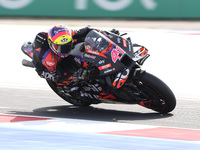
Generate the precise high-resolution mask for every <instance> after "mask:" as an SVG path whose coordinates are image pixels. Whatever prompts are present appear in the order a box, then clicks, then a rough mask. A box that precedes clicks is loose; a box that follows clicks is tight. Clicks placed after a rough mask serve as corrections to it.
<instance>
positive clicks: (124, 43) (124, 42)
mask: <svg viewBox="0 0 200 150" xmlns="http://www.w3.org/2000/svg"><path fill="white" fill-rule="evenodd" d="M123 45H124V47H127V43H126V40H125V39H123Z"/></svg>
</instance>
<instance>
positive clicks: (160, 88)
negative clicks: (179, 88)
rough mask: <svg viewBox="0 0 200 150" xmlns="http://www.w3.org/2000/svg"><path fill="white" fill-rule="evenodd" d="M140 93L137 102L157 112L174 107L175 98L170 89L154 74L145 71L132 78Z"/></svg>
mask: <svg viewBox="0 0 200 150" xmlns="http://www.w3.org/2000/svg"><path fill="white" fill-rule="evenodd" d="M133 84H134V85H136V86H137V88H138V89H139V90H140V92H141V94H140V95H139V96H138V100H139V104H140V105H141V106H144V107H146V108H150V109H152V110H154V111H157V112H159V113H162V114H165V113H169V112H171V111H172V110H174V108H175V107H176V98H175V95H174V93H173V92H172V91H171V89H170V88H169V87H168V86H167V85H166V84H165V83H164V82H163V81H162V80H160V79H159V78H157V77H156V76H154V75H152V74H150V73H147V72H145V73H144V74H143V75H142V76H141V77H140V78H139V79H137V80H134V81H133Z"/></svg>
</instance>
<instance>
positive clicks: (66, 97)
mask: <svg viewBox="0 0 200 150" xmlns="http://www.w3.org/2000/svg"><path fill="white" fill-rule="evenodd" d="M46 81H47V83H48V85H49V86H50V87H51V89H52V90H53V91H54V92H55V93H56V94H57V95H58V96H60V97H61V98H62V99H64V100H65V101H67V102H68V103H70V104H73V105H75V106H90V105H91V104H92V103H90V102H87V101H82V100H78V99H75V98H73V97H71V96H70V95H67V94H66V95H60V94H59V93H58V90H57V85H56V83H55V82H53V81H51V80H46Z"/></svg>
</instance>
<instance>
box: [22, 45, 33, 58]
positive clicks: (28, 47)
mask: <svg viewBox="0 0 200 150" xmlns="http://www.w3.org/2000/svg"><path fill="white" fill-rule="evenodd" d="M21 50H22V52H23V53H24V54H26V55H27V56H28V57H30V58H33V52H32V50H33V47H32V43H31V42H25V43H24V44H23V45H22V47H21Z"/></svg>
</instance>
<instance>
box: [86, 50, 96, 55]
mask: <svg viewBox="0 0 200 150" xmlns="http://www.w3.org/2000/svg"><path fill="white" fill-rule="evenodd" d="M87 52H88V53H91V54H95V55H99V52H95V51H91V50H88V51H87Z"/></svg>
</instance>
